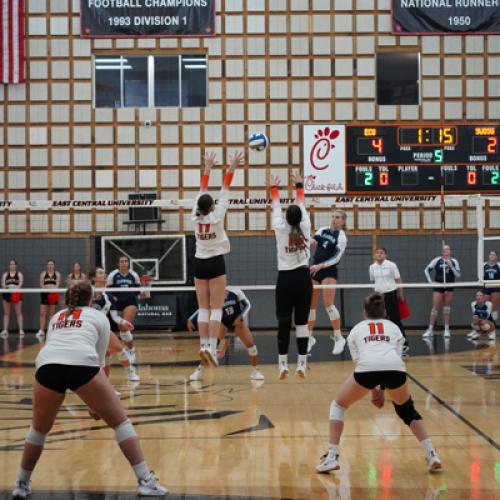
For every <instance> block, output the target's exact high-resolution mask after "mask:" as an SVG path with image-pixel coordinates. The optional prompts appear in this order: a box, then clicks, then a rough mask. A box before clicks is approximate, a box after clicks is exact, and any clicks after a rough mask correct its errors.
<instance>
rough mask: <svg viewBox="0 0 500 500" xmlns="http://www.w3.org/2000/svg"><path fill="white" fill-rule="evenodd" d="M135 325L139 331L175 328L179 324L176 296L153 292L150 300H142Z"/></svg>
mask: <svg viewBox="0 0 500 500" xmlns="http://www.w3.org/2000/svg"><path fill="white" fill-rule="evenodd" d="M152 290H154V288H153V289H152ZM134 324H135V327H136V329H138V330H148V329H150V328H174V327H175V325H176V324H177V297H176V295H173V294H171V293H170V294H169V293H161V292H154V291H153V293H151V297H150V298H149V299H140V300H139V307H138V309H137V316H136V318H135V322H134Z"/></svg>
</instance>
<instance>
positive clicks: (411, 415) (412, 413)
mask: <svg viewBox="0 0 500 500" xmlns="http://www.w3.org/2000/svg"><path fill="white" fill-rule="evenodd" d="M392 404H393V405H394V409H395V410H396V413H397V414H398V417H399V418H400V419H401V420H402V421H403V422H404V423H405V424H406V425H408V426H409V425H410V424H411V423H412V422H413V421H414V420H422V417H421V416H420V413H418V411H417V410H416V409H415V405H414V404H413V400H412V399H411V397H410V399H408V401H407V402H406V403H403V404H402V405H397V404H396V403H392Z"/></svg>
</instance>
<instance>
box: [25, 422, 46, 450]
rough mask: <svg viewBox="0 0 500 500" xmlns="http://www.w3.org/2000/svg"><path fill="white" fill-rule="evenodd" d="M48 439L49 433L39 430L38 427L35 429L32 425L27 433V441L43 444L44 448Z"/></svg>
mask: <svg viewBox="0 0 500 500" xmlns="http://www.w3.org/2000/svg"><path fill="white" fill-rule="evenodd" d="M46 439H47V434H43V433H42V432H38V431H37V430H36V429H33V427H32V426H30V430H29V431H28V434H27V435H26V442H27V443H30V444H34V445H35V446H41V447H42V448H43V445H44V444H45V440H46Z"/></svg>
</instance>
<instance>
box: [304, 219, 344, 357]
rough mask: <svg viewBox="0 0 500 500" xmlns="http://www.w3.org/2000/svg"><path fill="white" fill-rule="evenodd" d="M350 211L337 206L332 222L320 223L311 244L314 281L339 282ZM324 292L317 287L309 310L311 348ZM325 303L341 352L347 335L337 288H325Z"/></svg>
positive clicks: (335, 347) (334, 337)
mask: <svg viewBox="0 0 500 500" xmlns="http://www.w3.org/2000/svg"><path fill="white" fill-rule="evenodd" d="M346 218H347V215H346V213H345V212H344V211H343V210H334V211H333V213H332V220H331V223H330V225H329V226H326V227H320V228H319V229H318V230H317V231H316V234H315V235H314V236H313V238H312V239H311V248H312V249H314V248H315V249H316V251H315V252H314V256H313V263H312V266H311V267H310V269H309V270H310V272H311V276H312V280H313V285H335V284H336V283H337V277H338V271H337V264H338V263H339V262H340V259H341V258H342V255H344V252H345V248H346V246H347V237H346V235H345V229H346ZM320 293H321V290H319V289H313V292H312V299H311V310H310V311H309V321H308V328H309V332H310V338H309V346H308V351H310V350H311V348H312V346H313V345H314V344H315V343H316V341H315V339H314V337H313V335H312V332H313V330H314V324H315V322H316V307H317V305H318V298H319V295H320ZM323 304H324V306H325V310H326V313H327V314H328V317H329V318H330V322H331V324H332V327H333V340H334V341H335V345H334V347H333V352H332V354H340V353H341V352H342V351H343V350H344V347H345V339H344V337H342V332H341V331H340V313H339V311H338V309H337V308H336V307H335V288H325V289H323Z"/></svg>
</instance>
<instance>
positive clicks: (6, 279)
mask: <svg viewBox="0 0 500 500" xmlns="http://www.w3.org/2000/svg"><path fill="white" fill-rule="evenodd" d="M23 284H24V276H23V273H21V272H20V271H18V270H17V262H16V261H15V260H14V259H11V260H9V267H8V269H7V271H6V272H5V273H3V275H2V288H13V289H16V290H19V288H22V287H23ZM22 300H23V298H22V295H21V293H20V292H18V291H17V292H13V293H4V294H3V330H2V331H1V332H0V337H2V338H6V337H8V336H9V321H10V310H11V304H12V305H13V306H14V312H15V313H16V319H17V326H18V328H19V336H20V337H24V330H23V310H22Z"/></svg>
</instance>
